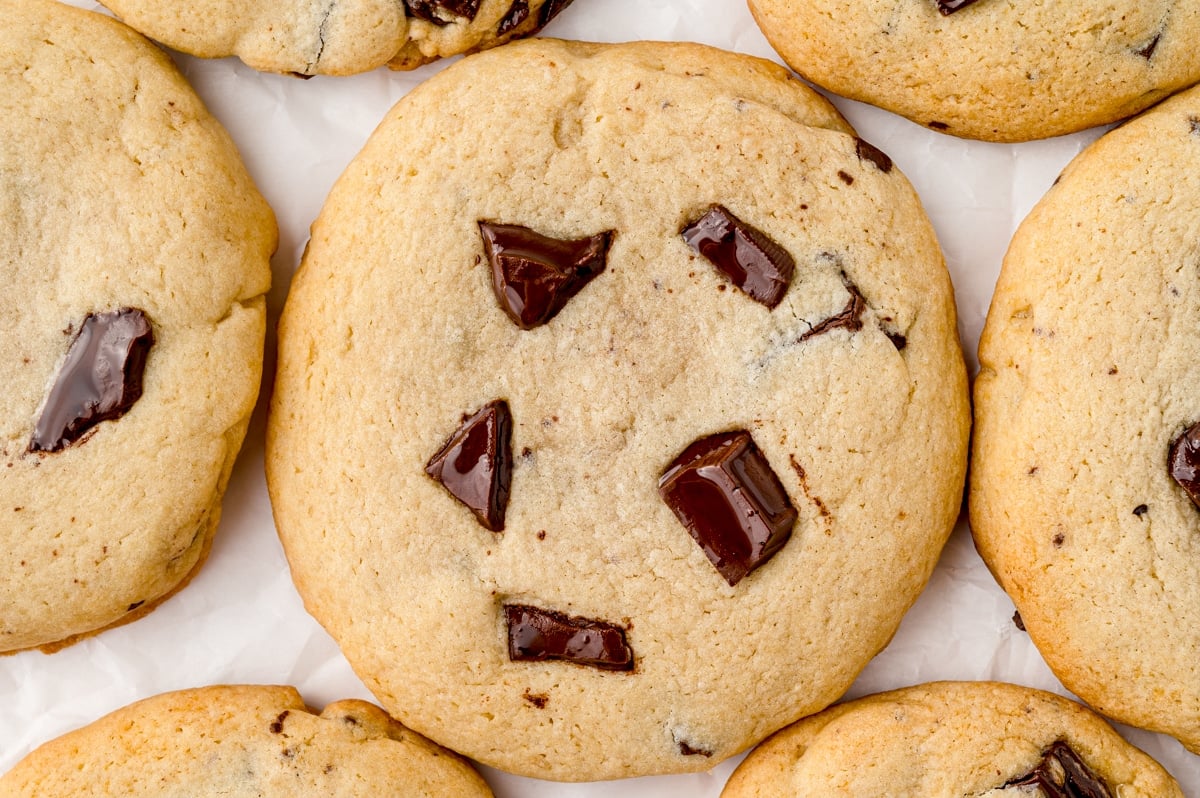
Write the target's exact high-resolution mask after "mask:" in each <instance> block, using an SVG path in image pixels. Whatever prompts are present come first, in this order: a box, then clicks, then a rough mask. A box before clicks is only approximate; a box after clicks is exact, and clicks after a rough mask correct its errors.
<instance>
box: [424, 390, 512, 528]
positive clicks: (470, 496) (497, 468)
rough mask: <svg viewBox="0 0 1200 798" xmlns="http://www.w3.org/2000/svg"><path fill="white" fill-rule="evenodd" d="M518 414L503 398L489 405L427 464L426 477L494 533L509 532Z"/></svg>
mask: <svg viewBox="0 0 1200 798" xmlns="http://www.w3.org/2000/svg"><path fill="white" fill-rule="evenodd" d="M512 463H513V458H512V413H510V412H509V409H508V404H507V403H506V402H504V401H503V400H497V401H495V402H491V403H489V404H487V405H484V406H483V407H482V408H480V409H479V410H478V411H477V412H476V413H475V415H473V416H471V417H470V418H468V419H466V420H465V421H464V422H463V423H462V426H461V427H459V428H458V430H457V431H456V432H455V433H454V434H453V435H451V436H450V439H449V440H448V441H446V443H445V444H444V445H443V446H442V448H441V449H440V450H439V451H438V453H437V454H435V455H434V456H433V457H431V458H429V462H428V463H426V464H425V473H426V474H428V475H429V476H431V477H433V478H434V479H435V480H437V481H438V482H440V483H441V484H442V486H443V487H445V488H446V490H448V491H450V495H451V496H453V497H454V498H456V499H458V500H459V501H460V502H462V503H463V504H465V505H466V506H467V507H468V508H469V509H470V510H471V512H473V513H475V517H476V518H478V519H479V523H480V524H482V525H483V526H484V527H486V528H487V529H490V530H491V531H493V532H500V531H503V529H504V511H505V510H506V509H507V508H508V492H509V486H510V485H511V484H512Z"/></svg>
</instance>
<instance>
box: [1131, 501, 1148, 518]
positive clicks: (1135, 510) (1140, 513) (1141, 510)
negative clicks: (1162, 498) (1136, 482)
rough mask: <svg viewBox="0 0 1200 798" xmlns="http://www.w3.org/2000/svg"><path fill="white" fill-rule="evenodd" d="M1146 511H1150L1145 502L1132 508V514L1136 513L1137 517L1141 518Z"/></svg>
mask: <svg viewBox="0 0 1200 798" xmlns="http://www.w3.org/2000/svg"><path fill="white" fill-rule="evenodd" d="M1148 512H1150V508H1149V507H1148V506H1147V505H1145V504H1139V505H1138V506H1137V507H1134V508H1133V514H1134V515H1136V516H1137V517H1138V518H1141V517H1142V516H1143V515H1145V514H1146V513H1148Z"/></svg>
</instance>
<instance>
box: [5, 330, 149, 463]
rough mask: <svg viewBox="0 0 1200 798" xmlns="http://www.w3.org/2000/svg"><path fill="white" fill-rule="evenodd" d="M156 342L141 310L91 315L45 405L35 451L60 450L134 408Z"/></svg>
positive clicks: (35, 434)
mask: <svg viewBox="0 0 1200 798" xmlns="http://www.w3.org/2000/svg"><path fill="white" fill-rule="evenodd" d="M153 345H154V330H153V329H151V327H150V320H149V319H148V318H146V314H145V313H143V312H142V311H140V310H138V309H137V308H121V309H120V310H114V311H111V312H108V313H92V314H89V315H88V317H87V318H85V319H84V320H83V324H82V325H81V326H80V328H79V333H78V334H77V335H76V336H75V340H73V341H72V342H71V346H70V347H69V348H68V349H67V358H66V361H65V362H64V363H63V365H62V368H61V369H60V370H59V372H58V377H57V378H56V379H55V381H54V385H53V387H51V389H50V393H49V395H48V396H47V397H46V401H45V403H44V404H43V405H42V413H41V416H40V417H39V418H38V422H37V425H36V427H35V428H34V432H33V439H32V440H31V441H30V442H29V451H31V452H57V451H59V450H61V449H63V448H65V447H67V446H70V445H71V444H73V443H75V442H77V441H78V440H79V439H80V438H82V437H83V436H84V435H85V434H86V433H87V432H88V431H89V430H91V429H92V428H93V427H95V426H96V425H97V424H99V423H100V422H102V421H110V420H112V419H115V418H120V417H121V416H123V415H125V414H126V413H127V412H129V409H130V408H131V407H133V404H134V402H136V401H137V400H138V399H140V398H141V396H142V375H143V374H144V372H145V370H146V356H147V355H148V354H149V352H150V347H151V346H153Z"/></svg>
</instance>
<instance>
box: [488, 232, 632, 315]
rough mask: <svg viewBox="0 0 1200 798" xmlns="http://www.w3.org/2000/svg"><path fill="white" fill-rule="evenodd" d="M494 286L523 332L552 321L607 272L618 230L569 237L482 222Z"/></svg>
mask: <svg viewBox="0 0 1200 798" xmlns="http://www.w3.org/2000/svg"><path fill="white" fill-rule="evenodd" d="M479 232H480V234H481V235H482V236H483V248H484V252H486V253H487V257H488V261H489V262H490V263H491V265H492V290H493V291H495V293H496V299H498V300H499V302H500V307H501V308H502V309H503V310H504V312H505V313H507V314H508V317H509V318H510V319H512V320H513V323H514V324H516V325H517V326H518V327H520V328H521V329H522V330H531V329H533V328H534V327H538V326H540V325H542V324H545V323H546V322H548V321H550V320H551V319H552V318H554V317H555V316H556V315H558V312H559V311H560V310H562V309H563V308H564V307H565V306H566V304H567V302H569V301H570V299H571V297H573V296H575V295H576V294H578V293H579V292H580V291H581V290H583V287H584V286H585V285H587V284H588V283H589V282H590V281H591V280H592V278H594V277H595V276H596V275H598V274H600V273H601V272H602V271H604V267H605V265H606V257H607V255H608V247H609V244H611V243H612V236H613V232H612V231H611V230H609V231H607V232H604V233H597V234H596V235H594V236H589V237H588V238H580V239H577V240H575V241H563V240H561V239H557V238H550V237H548V236H544V235H542V234H541V233H536V232H534V231H533V230H530V229H529V228H528V227H521V226H519V225H515V224H493V223H492V222H482V221H481V222H480V223H479Z"/></svg>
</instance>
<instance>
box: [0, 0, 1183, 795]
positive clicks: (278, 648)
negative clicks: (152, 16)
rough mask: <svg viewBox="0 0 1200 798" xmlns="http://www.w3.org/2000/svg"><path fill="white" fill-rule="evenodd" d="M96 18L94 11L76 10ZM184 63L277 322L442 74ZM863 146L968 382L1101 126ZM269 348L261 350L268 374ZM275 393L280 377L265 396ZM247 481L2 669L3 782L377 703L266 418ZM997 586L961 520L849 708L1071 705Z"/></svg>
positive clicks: (242, 465)
mask: <svg viewBox="0 0 1200 798" xmlns="http://www.w3.org/2000/svg"><path fill="white" fill-rule="evenodd" d="M68 2H71V3H72V4H74V5H78V6H81V7H85V8H96V5H95V3H93V2H91V0H68ZM545 33H546V35H553V36H558V37H562V38H570V39H589V40H593V41H626V40H634V39H682V40H692V41H698V42H704V43H707V44H712V45H717V46H721V47H725V48H727V49H731V50H737V51H740V52H745V53H751V54H754V55H759V56H763V57H767V58H772V59H774V60H779V59H778V57H777V56H775V54H774V53H773V51H772V50H771V48H770V47H769V45H768V44H767V43H766V40H765V39H764V38H763V37H762V34H761V33H760V32H759V31H758V28H757V27H756V26H755V24H754V22H753V20H752V19H751V17H750V14H749V12H748V11H747V10H746V7H745V5H744V2H743V0H576V2H575V3H574V5H573V6H571V7H570V8H568V9H567V10H566V11H565V12H563V14H562V15H561V16H560V17H559V18H558V19H557V20H555V21H554V22H553V23H552V24H551V26H550V27H549V28H548V29H547V30H546V32H545ZM177 62H178V63H179V65H180V67H181V68H182V69H183V71H184V73H185V74H186V75H187V76H188V78H189V79H190V80H191V82H192V84H193V85H194V86H195V87H196V89H197V91H198V92H199V93H200V94H201V96H202V97H203V98H204V100H205V101H206V102H207V103H208V105H209V108H210V109H211V110H212V111H213V113H215V114H216V116H217V117H218V118H219V119H220V120H221V121H222V122H223V123H224V124H225V125H226V127H227V128H228V129H229V131H230V133H231V134H232V136H233V138H234V140H235V141H236V142H237V144H238V146H239V147H240V148H241V152H242V155H243V157H244V159H245V161H246V163H247V165H248V167H249V169H250V172H251V173H252V174H253V176H254V178H255V180H256V181H257V183H258V185H259V187H260V189H261V190H262V191H263V193H264V194H265V195H266V197H267V199H268V201H269V202H270V203H271V204H272V206H273V207H274V209H275V212H276V214H277V216H278V219H279V225H280V233H281V239H280V246H279V251H278V253H277V255H276V256H275V259H274V262H273V268H274V287H273V288H272V290H271V293H270V296H269V302H268V307H269V311H270V313H271V326H272V328H273V326H274V322H275V320H277V319H278V314H279V310H280V308H281V307H282V305H283V300H284V297H285V296H286V293H287V288H288V283H289V281H290V278H291V275H292V272H293V270H294V269H295V266H296V264H297V262H298V261H299V258H300V254H301V252H302V250H303V247H304V243H305V241H306V240H307V237H308V226H309V224H310V223H311V222H312V220H313V219H314V218H315V217H316V215H317V213H318V211H319V210H320V207H321V204H322V202H323V201H324V198H325V195H326V193H327V192H328V190H329V188H330V186H331V185H332V183H333V181H334V179H335V178H336V177H337V176H338V175H339V174H340V173H341V171H342V169H343V168H344V167H345V166H346V164H347V163H348V162H349V160H350V159H351V158H352V157H353V156H354V155H355V153H356V152H357V151H358V150H359V148H360V147H361V146H362V144H363V142H364V141H365V140H366V137H367V136H368V135H369V134H370V132H371V131H372V130H373V128H374V127H375V125H376V124H377V123H378V121H379V120H380V119H381V118H382V117H383V115H384V113H385V112H386V111H387V110H388V109H389V108H390V107H391V106H392V105H393V104H394V103H395V102H396V101H397V100H398V99H399V98H400V97H402V96H403V95H404V94H405V93H406V92H407V91H409V90H410V89H411V88H412V87H413V86H415V85H417V83H419V82H420V81H422V80H423V79H425V78H427V77H429V76H430V75H431V74H433V73H434V72H435V71H437V70H438V69H441V68H442V67H441V66H440V65H433V66H429V67H425V68H423V69H421V70H418V71H416V72H412V73H392V72H389V71H387V70H378V71H376V72H373V73H370V74H367V75H360V76H357V77H353V78H324V77H320V78H314V79H312V80H308V81H302V80H297V79H294V78H288V77H282V76H277V75H262V74H258V73H256V72H254V71H253V70H251V69H249V68H247V67H245V66H244V65H243V64H241V63H240V62H238V61H236V60H233V59H225V60H221V61H202V60H198V59H194V58H190V57H186V56H177ZM834 101H835V102H836V103H837V105H838V107H839V108H840V109H841V111H842V112H843V113H844V114H845V115H846V116H847V118H848V119H849V120H850V122H851V123H852V124H853V125H854V126H855V127H856V128H857V129H858V130H859V132H860V134H861V135H862V136H863V138H865V139H867V140H868V141H871V142H872V143H873V144H875V145H877V146H878V147H880V148H881V149H883V150H884V151H885V152H887V153H888V154H889V155H891V156H892V158H893V159H894V160H895V161H896V163H897V165H898V166H899V167H900V168H901V169H902V170H903V171H904V173H905V174H906V175H907V176H908V178H909V179H910V180H911V181H912V182H913V184H914V185H915V186H916V188H917V191H918V192H919V193H920V195H921V197H922V199H923V201H924V203H925V207H926V209H927V211H928V213H929V215H930V217H931V218H932V220H933V224H934V226H935V228H936V229H937V232H938V236H939V238H940V240H941V244H942V247H943V249H944V251H945V254H946V259H947V262H948V264H949V267H950V271H951V274H952V276H953V279H954V283H955V287H956V291H957V298H958V308H959V314H960V325H959V327H960V332H961V335H962V341H963V347H964V350H965V351H966V352H967V360H968V364H969V367H970V369H971V370H972V371H974V370H975V368H976V367H977V363H976V359H975V348H976V343H977V341H978V337H979V332H980V329H981V328H982V326H983V319H984V316H985V315H986V313H987V306H988V302H989V300H990V297H991V292H992V288H993V286H994V284H995V280H996V276H997V274H998V273H999V267H1000V261H1001V258H1002V257H1003V254H1004V251H1005V248H1006V247H1007V244H1008V241H1009V238H1010V236H1011V234H1012V232H1013V230H1014V229H1015V228H1016V226H1017V224H1018V223H1019V222H1020V220H1021V219H1022V218H1023V217H1024V216H1025V214H1026V213H1027V212H1028V211H1029V209H1030V208H1031V207H1032V206H1033V204H1034V203H1035V202H1036V201H1037V200H1038V199H1039V198H1040V197H1041V195H1042V193H1043V192H1044V191H1045V190H1046V189H1047V188H1048V187H1049V185H1050V184H1051V182H1052V181H1053V180H1054V177H1055V176H1056V175H1057V174H1058V172H1059V171H1060V169H1061V168H1062V167H1063V166H1064V165H1065V164H1066V163H1067V161H1069V160H1070V159H1071V158H1072V157H1073V156H1074V155H1075V154H1076V153H1078V152H1079V150H1080V149H1082V148H1083V147H1084V146H1085V145H1086V144H1088V143H1089V142H1090V141H1092V140H1094V139H1095V138H1096V137H1097V136H1099V135H1100V133H1101V132H1103V131H1101V130H1093V131H1088V132H1085V133H1080V134H1077V135H1073V136H1067V137H1063V138H1059V139H1053V140H1049V141H1042V142H1033V143H1029V144H1020V145H997V144H984V143H979V142H969V141H963V140H959V139H955V138H952V137H949V136H945V135H942V134H938V133H934V132H932V131H929V130H925V129H923V128H920V127H918V126H916V125H913V124H911V123H909V122H907V121H905V120H903V119H901V118H899V117H896V116H893V115H891V114H888V113H886V112H884V111H880V110H878V109H875V108H870V107H867V106H864V105H861V104H858V103H853V102H849V101H844V100H841V99H838V98H834ZM273 353H274V342H273V340H270V336H269V340H268V364H267V369H268V372H270V371H272V370H273V361H274V357H273ZM269 390H270V377H269V376H268V378H267V380H266V385H265V386H264V398H265V395H266V394H267V392H269ZM264 406H265V403H264V401H262V400H260V402H259V407H258V409H257V410H256V413H255V417H254V423H253V425H252V426H251V428H250V433H249V436H248V438H247V441H246V445H245V448H244V449H243V452H242V455H241V458H240V460H239V462H238V465H237V467H236V469H235V471H234V474H233V479H232V482H231V484H230V486H229V492H228V495H227V497H226V500H225V514H224V518H223V520H222V523H221V529H220V533H219V536H218V538H217V541H216V544H215V546H214V549H213V552H212V556H211V558H210V560H209V562H208V563H207V564H206V566H205V567H204V569H203V570H202V571H201V572H200V573H199V574H198V576H197V577H196V578H195V579H194V580H193V582H192V583H191V584H190V585H189V586H188V587H187V588H186V589H185V590H183V591H182V592H181V593H179V594H178V595H176V596H175V597H174V598H172V599H171V600H169V601H167V602H166V603H164V604H163V605H162V606H161V607H160V608H158V609H157V610H156V611H155V612H153V613H152V614H151V615H150V616H148V617H147V618H145V619H143V620H141V621H138V622H137V623H134V624H131V625H127V626H124V627H121V628H119V629H115V630H111V631H108V632H105V633H103V634H101V635H99V636H96V637H93V638H91V639H89V640H86V641H84V642H82V643H80V644H78V645H76V646H73V647H71V648H69V649H66V650H64V651H61V652H59V653H57V654H54V655H51V656H47V655H44V654H41V653H37V652H31V653H22V654H18V655H14V656H10V657H6V658H0V771H3V770H7V769H8V768H9V767H11V766H12V765H13V764H14V763H15V762H16V761H17V760H18V759H20V758H21V757H22V756H24V755H25V754H26V753H27V752H28V751H29V750H31V749H32V748H33V747H35V746H37V745H39V744H40V743H42V742H45V741H46V740H49V739H51V738H53V737H56V736H58V735H60V734H62V733H64V732H66V731H68V730H71V729H73V728H76V727H78V726H81V725H83V724H86V723H88V722H90V721H92V720H95V719H96V718H98V717H99V716H101V715H103V714H105V713H107V712H109V711H111V710H113V709H116V708H118V707H121V706H123V705H125V704H127V703H129V702H131V701H134V700H136V699H139V698H144V697H147V696H150V695H154V694H157V693H160V692H163V691H166V690H174V689H181V688H185V687H194V686H198V685H206V684H216V683H255V682H257V683H278V684H293V685H295V686H297V687H298V688H299V689H300V690H301V692H302V693H303V694H304V696H305V698H306V700H307V701H308V703H309V704H310V705H313V706H318V707H319V706H323V705H324V704H326V703H328V702H330V701H334V700H337V699H340V698H346V697H361V698H368V699H369V698H370V694H369V693H368V692H367V691H366V689H365V688H364V687H363V685H362V683H361V682H360V681H359V680H358V679H357V678H356V677H355V676H354V674H353V673H352V672H351V670H350V668H349V666H348V665H347V663H346V661H345V660H344V659H343V658H342V656H341V654H340V653H339V651H338V648H337V646H336V645H335V644H334V642H333V641H332V640H331V639H330V638H329V636H328V635H326V634H325V633H324V631H323V630H322V629H321V628H320V627H319V626H318V625H317V624H316V622H315V621H313V620H312V618H310V617H309V616H308V615H307V614H306V613H305V611H304V609H303V607H302V605H301V602H300V599H299V597H298V596H297V594H296V592H295V590H294V588H293V587H292V583H291V581H290V578H289V575H288V569H287V564H286V562H285V560H284V557H283V553H282V550H281V548H280V545H279V542H278V539H277V538H276V536H275V530H274V525H273V524H272V520H271V514H270V506H269V503H268V499H267V492H266V486H265V482H264V478H263V416H264V412H263V411H264ZM1012 615H1013V605H1012V603H1011V602H1010V601H1009V600H1008V598H1007V597H1006V596H1005V595H1004V593H1003V592H1002V591H1001V590H1000V589H999V588H998V587H997V586H996V584H995V582H994V580H993V579H992V577H991V576H990V574H989V573H988V572H987V570H986V569H985V567H984V565H983V563H982V561H981V560H980V559H979V557H978V555H977V554H976V553H975V550H974V548H973V546H972V543H971V539H970V534H969V532H968V530H967V528H966V524H965V521H960V523H959V527H958V529H957V530H956V531H955V533H954V536H953V537H952V538H951V540H950V543H949V545H948V546H947V548H946V550H945V553H944V554H943V556H942V559H941V562H940V564H939V565H938V568H937V571H936V572H935V573H934V576H933V579H932V581H931V583H930V585H929V587H928V588H927V589H926V591H925V592H924V594H923V595H922V596H921V598H920V599H919V601H918V602H917V604H916V606H915V607H914V608H913V609H912V611H911V612H910V613H909V615H908V616H907V617H906V618H905V620H904V623H903V625H902V626H901V628H900V631H899V633H898V634H897V635H896V637H895V639H894V640H893V642H892V644H891V645H890V646H889V647H888V648H887V649H886V650H885V651H884V652H882V653H881V654H880V655H879V656H878V657H877V658H876V659H875V660H874V661H873V662H872V663H871V664H870V665H869V666H868V667H867V669H866V670H865V672H864V673H863V674H862V676H861V677H860V678H859V680H858V681H857V682H856V683H855V685H854V687H853V688H852V690H851V692H850V695H851V696H857V695H864V694H867V693H871V692H877V691H879V690H884V689H891V688H895V687H901V686H905V685H909V684H914V683H918V682H925V681H930V680H934V679H999V680H1004V681H1009V682H1015V683H1018V684H1024V685H1029V686H1034V687H1041V688H1044V689H1049V690H1053V691H1056V692H1059V693H1064V694H1065V693H1066V691H1065V690H1064V689H1063V688H1062V686H1061V685H1060V684H1059V683H1058V681H1057V680H1056V679H1055V678H1054V677H1053V676H1052V675H1051V674H1050V672H1049V670H1048V669H1047V667H1046V665H1045V664H1044V662H1043V661H1042V659H1041V657H1040V656H1039V655H1038V653H1037V651H1036V650H1035V649H1034V648H1033V646H1032V644H1031V643H1030V642H1029V638H1028V636H1026V635H1025V634H1024V633H1023V632H1020V631H1019V630H1018V629H1017V628H1016V627H1015V626H1014V625H1013V623H1012V620H1011V618H1012ZM1121 731H1122V733H1124V734H1125V735H1126V737H1127V738H1128V739H1130V740H1131V741H1132V742H1134V743H1135V744H1136V745H1138V746H1139V747H1141V748H1143V749H1144V750H1146V751H1148V752H1149V753H1150V754H1151V755H1152V756H1154V757H1155V758H1157V759H1158V760H1159V761H1160V762H1162V763H1163V764H1164V765H1165V766H1166V767H1167V768H1168V769H1169V770H1170V771H1171V772H1172V773H1173V774H1174V775H1175V777H1176V778H1177V779H1178V780H1179V781H1180V782H1181V783H1182V784H1183V786H1184V791H1185V792H1186V793H1187V794H1189V795H1194V796H1200V758H1198V757H1195V756H1193V755H1191V754H1189V753H1188V752H1187V751H1185V750H1184V749H1183V747H1182V746H1180V745H1179V744H1178V743H1176V742H1175V741H1173V740H1171V739H1169V738H1166V737H1162V736H1160V735H1153V734H1149V733H1146V732H1141V731H1137V730H1131V729H1128V728H1123V727H1122V728H1121ZM735 764H736V761H730V762H726V763H723V764H721V765H718V766H717V767H716V768H714V770H712V771H711V772H709V773H703V774H697V775H690V776H670V777H657V778H645V779H634V780H631V781H626V782H620V783H611V782H610V783H597V784H575V785H563V784H554V783H549V782H539V781H534V780H530V779H522V778H518V777H514V776H509V775H506V774H502V773H498V772H495V771H491V770H486V769H485V776H486V777H487V778H488V780H489V782H490V783H491V784H492V785H493V788H494V790H495V792H496V795H497V796H499V798H515V797H516V796H531V797H533V798H536V797H537V796H562V797H563V798H583V797H584V796H605V795H618V794H619V795H621V796H623V798H648V797H649V796H667V797H668V798H674V797H675V796H679V798H683V796H688V797H689V798H707V797H710V796H717V795H719V793H720V791H721V788H722V786H723V785H724V783H725V780H726V779H727V778H728V775H729V773H730V771H731V770H732V769H733V766H734V765H735Z"/></svg>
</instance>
